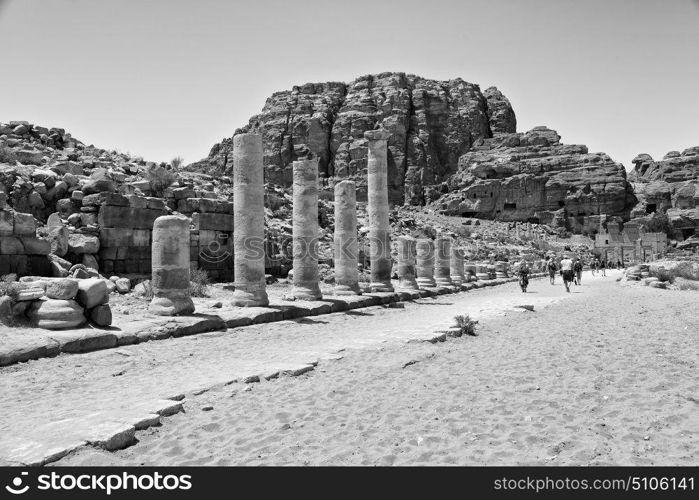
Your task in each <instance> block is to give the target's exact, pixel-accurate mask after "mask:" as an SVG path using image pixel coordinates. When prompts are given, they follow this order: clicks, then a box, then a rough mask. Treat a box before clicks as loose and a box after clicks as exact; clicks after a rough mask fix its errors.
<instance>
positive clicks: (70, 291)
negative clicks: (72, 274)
mask: <svg viewBox="0 0 699 500" xmlns="http://www.w3.org/2000/svg"><path fill="white" fill-rule="evenodd" d="M43 283H45V286H46V296H47V297H48V298H49V299H58V300H68V299H73V298H75V296H76V295H77V293H78V281H77V280H74V279H70V278H62V279H52V280H47V281H44V282H43Z"/></svg>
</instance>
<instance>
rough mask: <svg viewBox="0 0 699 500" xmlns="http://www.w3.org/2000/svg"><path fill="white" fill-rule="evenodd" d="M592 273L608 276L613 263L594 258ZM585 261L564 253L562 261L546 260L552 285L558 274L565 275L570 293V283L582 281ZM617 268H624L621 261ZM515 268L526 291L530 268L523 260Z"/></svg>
mask: <svg viewBox="0 0 699 500" xmlns="http://www.w3.org/2000/svg"><path fill="white" fill-rule="evenodd" d="M589 266H590V269H591V270H592V275H593V276H594V275H595V274H597V273H600V274H601V275H602V276H607V268H608V267H609V268H611V267H612V264H611V263H609V262H607V261H606V260H605V259H601V260H600V259H599V258H594V259H593V260H591V261H590V263H589ZM583 267H584V265H583V262H582V259H581V258H580V257H572V256H571V255H570V254H566V255H564V257H563V259H561V261H560V263H557V262H556V260H555V259H554V258H553V257H551V258H547V260H546V270H547V271H548V273H549V281H550V283H551V284H552V285H555V284H556V274H557V273H560V274H561V276H562V277H563V284H564V285H565V287H566V292H569V293H570V285H571V284H574V285H575V286H579V285H580V284H581V283H582V272H583ZM616 268H617V269H621V268H622V264H621V262H617V264H616ZM515 269H516V272H517V274H518V275H519V277H520V286H522V291H523V292H524V291H526V286H527V285H528V283H529V274H530V269H529V265H528V264H527V262H526V261H524V260H522V261H521V262H518V263H516V264H515Z"/></svg>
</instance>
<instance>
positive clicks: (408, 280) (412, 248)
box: [398, 236, 420, 290]
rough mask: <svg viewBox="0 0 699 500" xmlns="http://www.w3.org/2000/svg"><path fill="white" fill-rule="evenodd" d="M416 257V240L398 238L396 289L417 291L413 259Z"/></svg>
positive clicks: (408, 237) (406, 237)
mask: <svg viewBox="0 0 699 500" xmlns="http://www.w3.org/2000/svg"><path fill="white" fill-rule="evenodd" d="M416 255H417V240H416V239H415V238H411V237H410V236H401V237H399V238H398V280H399V281H398V287H399V288H404V289H408V290H417V289H419V288H420V287H419V286H418V284H417V281H416V280H415V277H416V270H415V263H416V262H415V259H416Z"/></svg>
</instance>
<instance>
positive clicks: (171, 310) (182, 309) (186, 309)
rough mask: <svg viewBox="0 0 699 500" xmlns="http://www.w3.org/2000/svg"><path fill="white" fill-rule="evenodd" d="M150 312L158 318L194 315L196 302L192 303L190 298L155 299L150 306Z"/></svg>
mask: <svg viewBox="0 0 699 500" xmlns="http://www.w3.org/2000/svg"><path fill="white" fill-rule="evenodd" d="M148 312H150V313H151V314H156V315H158V316H177V315H178V314H192V313H193V312H194V302H192V299H191V298H190V297H175V298H168V297H154V298H153V300H151V303H150V305H149V306H148Z"/></svg>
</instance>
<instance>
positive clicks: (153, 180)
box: [146, 165, 177, 197]
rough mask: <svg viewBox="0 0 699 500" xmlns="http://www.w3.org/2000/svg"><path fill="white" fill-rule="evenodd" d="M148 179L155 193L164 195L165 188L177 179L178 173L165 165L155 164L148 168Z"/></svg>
mask: <svg viewBox="0 0 699 500" xmlns="http://www.w3.org/2000/svg"><path fill="white" fill-rule="evenodd" d="M146 180H147V181H148V183H149V184H150V190H151V191H152V192H153V194H154V195H155V196H159V197H162V196H163V194H164V192H165V190H166V189H167V188H169V187H170V186H172V184H173V183H174V182H175V181H176V180H177V174H176V173H175V172H174V171H173V170H168V169H167V168H165V167H164V166H161V165H154V166H151V167H148V168H147V169H146Z"/></svg>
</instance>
